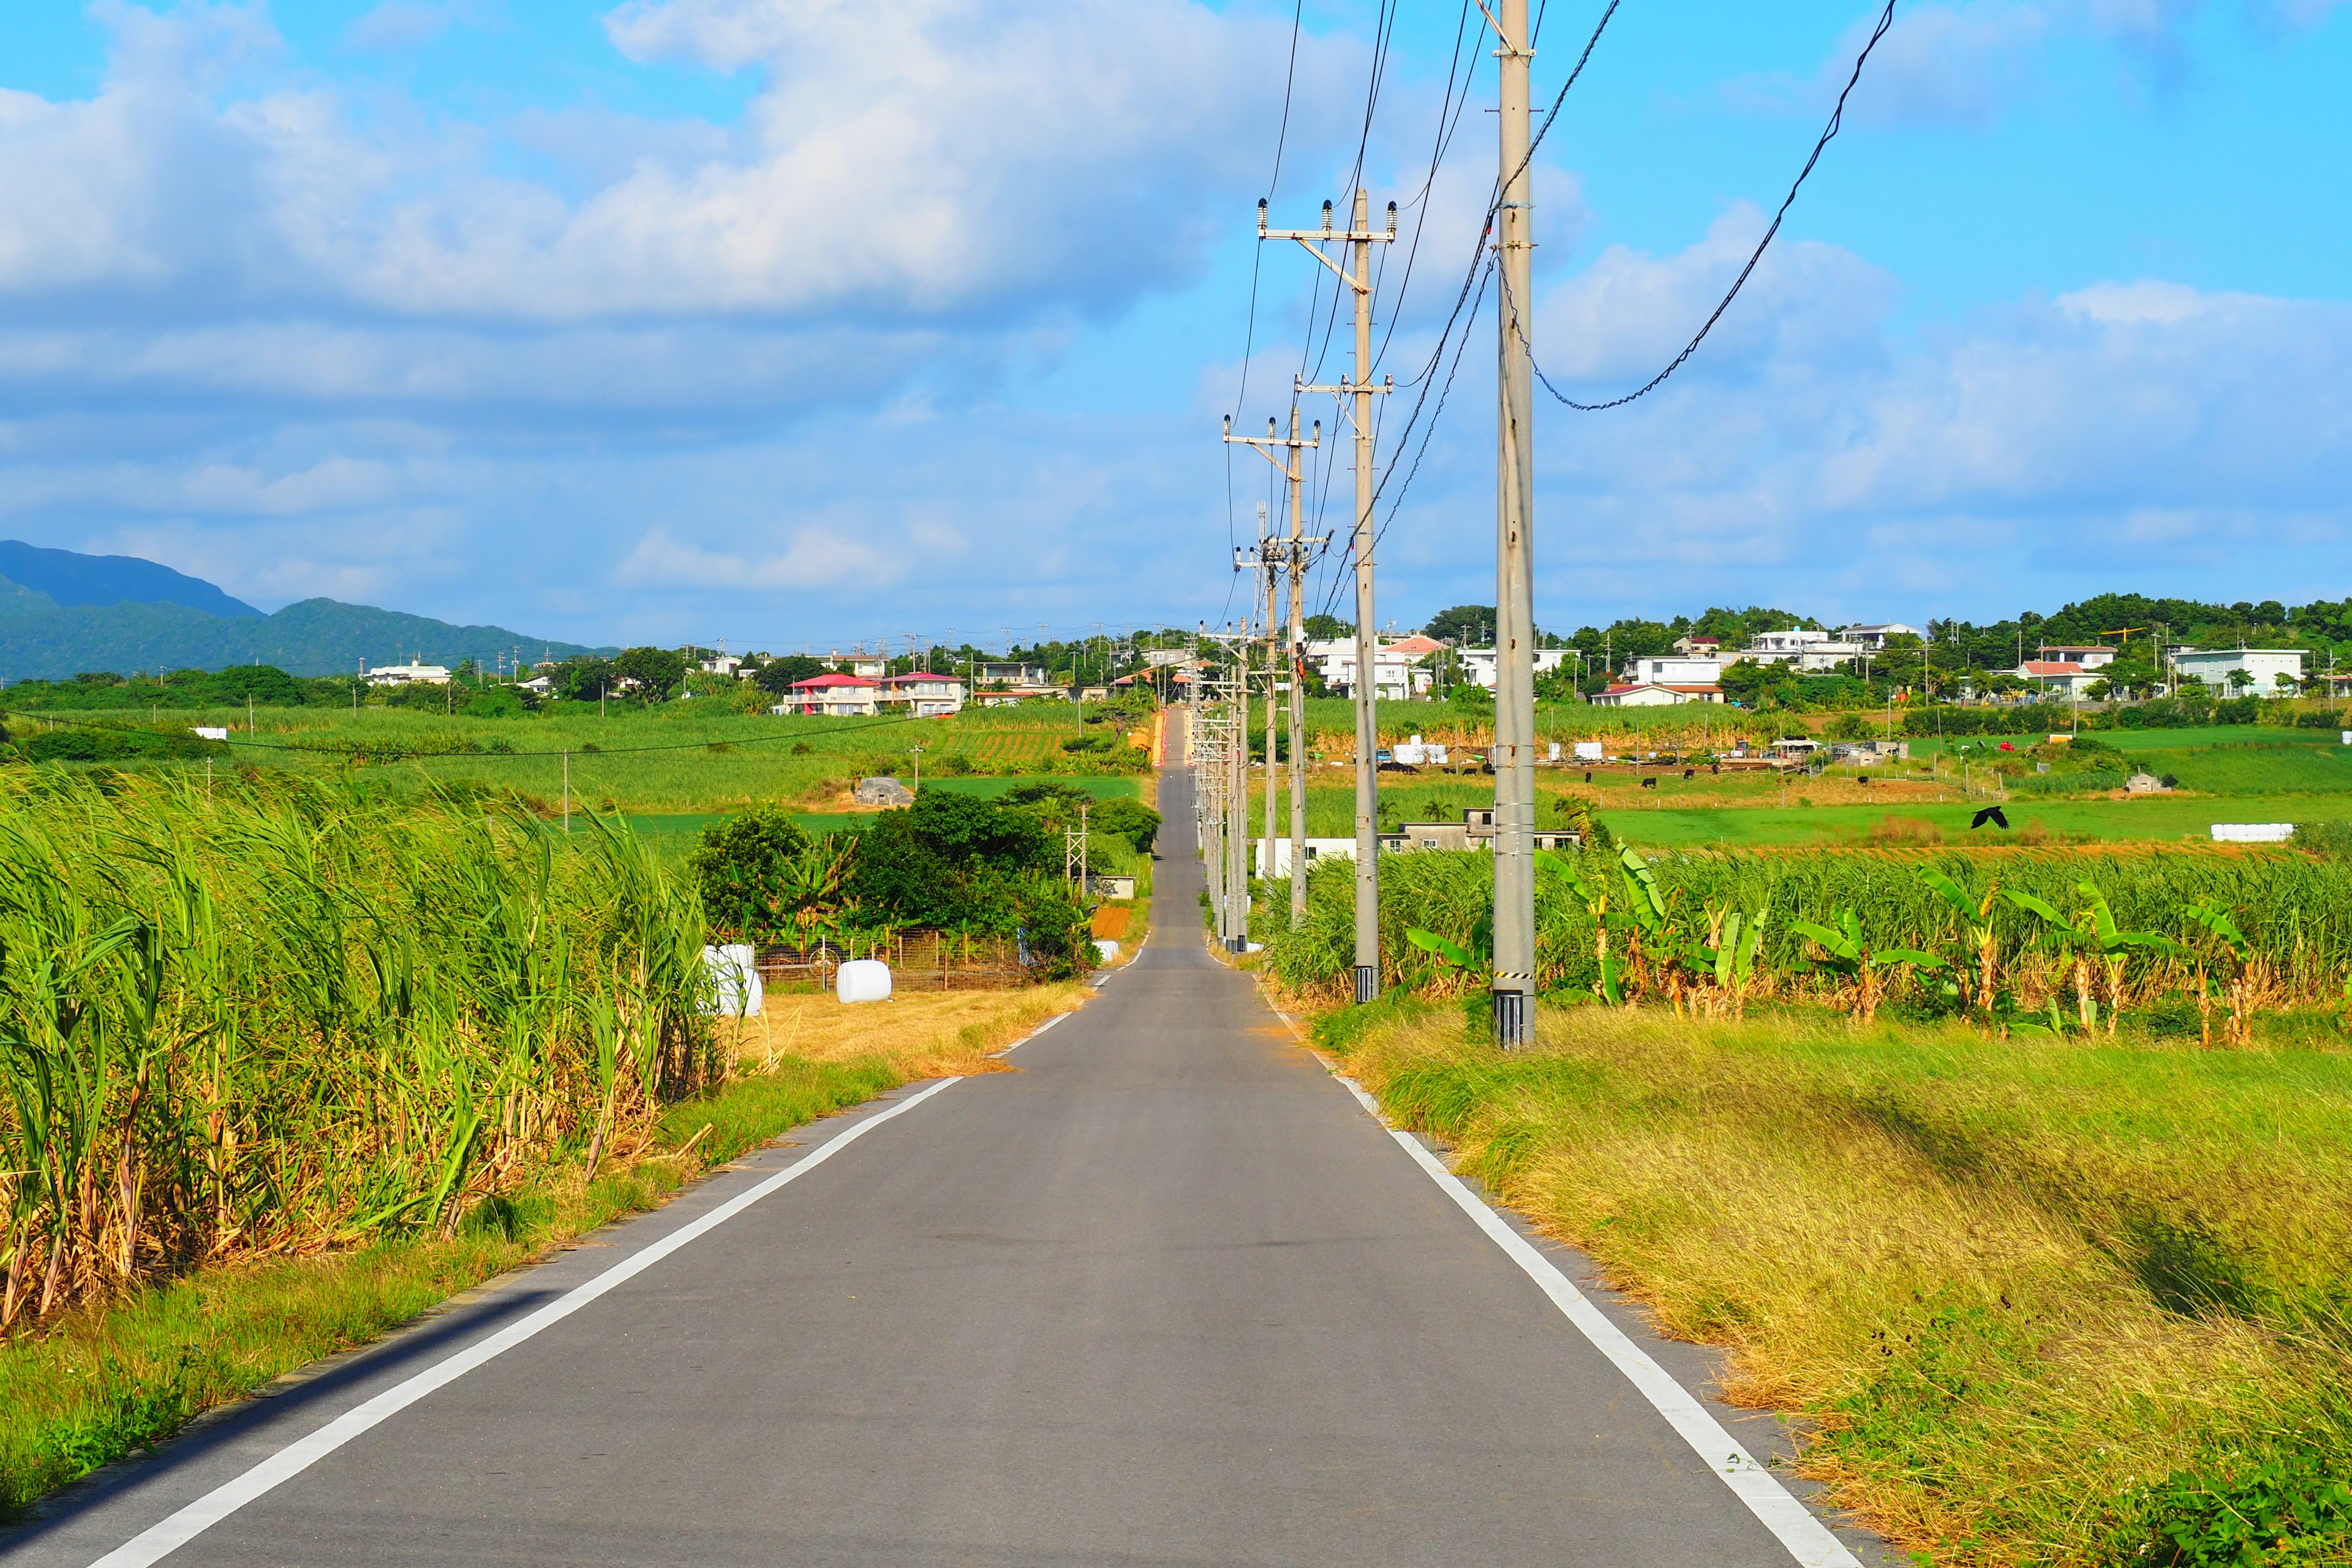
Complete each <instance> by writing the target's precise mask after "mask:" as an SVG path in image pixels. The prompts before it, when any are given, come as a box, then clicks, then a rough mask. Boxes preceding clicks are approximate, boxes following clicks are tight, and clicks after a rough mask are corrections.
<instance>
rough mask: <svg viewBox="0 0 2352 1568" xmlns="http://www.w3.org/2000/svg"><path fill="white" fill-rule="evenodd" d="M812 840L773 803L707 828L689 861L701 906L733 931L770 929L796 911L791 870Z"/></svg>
mask: <svg viewBox="0 0 2352 1568" xmlns="http://www.w3.org/2000/svg"><path fill="white" fill-rule="evenodd" d="M808 844H809V836H808V834H807V833H806V832H804V831H803V829H802V827H801V826H800V824H798V823H796V822H794V821H793V819H792V818H791V817H790V816H786V815H785V814H784V813H783V812H782V810H780V809H779V808H777V807H776V806H774V805H755V806H753V807H752V808H751V810H749V811H746V812H743V813H741V814H740V815H739V816H732V817H730V818H728V819H727V820H725V821H723V822H714V823H711V824H709V826H706V827H704V828H703V830H702V836H701V838H700V840H699V841H698V843H697V844H696V845H695V847H694V849H693V851H692V853H690V854H689V855H688V857H687V868H688V870H689V871H690V872H692V874H693V877H694V883H695V886H696V888H697V889H698V890H699V891H700V892H701V894H702V907H703V908H704V909H705V910H708V911H709V916H710V919H711V920H712V921H713V922H714V923H715V924H718V925H720V926H723V927H726V928H728V929H729V930H730V931H734V932H750V931H761V932H765V931H773V930H775V929H777V928H778V927H779V926H780V925H781V924H782V918H783V915H784V913H785V911H786V910H790V909H791V908H792V907H793V902H792V897H791V895H792V889H793V865H794V862H795V861H797V859H798V858H799V857H800V855H801V854H802V852H803V850H805V849H806V848H807V847H808Z"/></svg>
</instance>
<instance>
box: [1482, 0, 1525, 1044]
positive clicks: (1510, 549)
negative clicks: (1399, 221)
mask: <svg viewBox="0 0 2352 1568" xmlns="http://www.w3.org/2000/svg"><path fill="white" fill-rule="evenodd" d="M1498 3H1499V4H1500V5H1501V9H1502V15H1501V17H1500V19H1499V20H1496V17H1495V16H1494V14H1493V13H1491V12H1486V11H1485V8H1484V7H1483V5H1482V6H1481V12H1482V14H1484V15H1486V16H1487V18H1488V20H1489V21H1490V22H1493V23H1494V26H1495V31H1496V45H1497V47H1496V50H1495V54H1496V58H1498V59H1500V60H1501V61H1502V70H1501V104H1500V107H1501V110H1502V113H1501V114H1500V115H1499V116H1498V118H1499V119H1500V121H1501V122H1502V126H1501V138H1500V146H1499V148H1498V155H1499V159H1500V169H1501V186H1502V200H1501V204H1500V205H1499V206H1498V207H1497V208H1496V222H1497V230H1498V232H1497V233H1496V239H1495V247H1496V250H1497V251H1498V252H1499V253H1500V254H1499V256H1498V258H1497V260H1498V263H1499V266H1500V268H1501V274H1502V285H1503V288H1502V299H1501V300H1500V303H1499V309H1498V310H1496V346H1497V353H1498V355H1499V363H1498V364H1497V367H1496V369H1497V374H1496V383H1497V392H1498V395H1499V403H1498V406H1497V408H1496V465H1495V981H1494V1025H1495V1041H1496V1044H1497V1045H1499V1046H1501V1047H1503V1049H1505V1050H1512V1049H1516V1048H1517V1047H1520V1046H1523V1045H1525V1044H1527V1043H1528V1041H1529V1040H1530V1039H1531V1038H1532V1037H1533V1032H1534V1018H1533V1016H1532V1006H1531V1005H1532V1002H1533V998H1534V994H1535V984H1536V980H1535V968H1536V874H1535V873H1536V862H1535V793H1536V774H1535V729H1536V721H1535V549H1534V538H1533V535H1534V531H1535V472H1536V468H1535V380H1534V374H1533V368H1532V364H1531V355H1530V353H1529V349H1528V340H1529V337H1530V334H1531V331H1532V326H1533V323H1532V322H1531V321H1530V320H1529V315H1530V311H1531V309H1532V306H1533V304H1534V300H1533V298H1532V290H1533V287H1534V285H1533V274H1534V268H1533V265H1532V262H1533V257H1532V255H1531V252H1532V251H1533V250H1534V248H1535V238H1534V236H1533V233H1532V232H1531V224H1530V221H1529V219H1530V216H1531V215H1532V212H1533V208H1534V203H1533V199H1532V198H1533V194H1534V193H1533V189H1532V185H1531V182H1530V180H1529V178H1528V61H1529V60H1531V59H1533V58H1535V51H1534V50H1533V49H1532V48H1529V47H1528V4H1527V0H1498Z"/></svg>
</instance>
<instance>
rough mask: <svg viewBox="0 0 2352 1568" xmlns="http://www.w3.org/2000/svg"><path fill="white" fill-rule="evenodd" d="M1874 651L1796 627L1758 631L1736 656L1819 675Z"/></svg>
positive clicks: (1861, 645)
mask: <svg viewBox="0 0 2352 1568" xmlns="http://www.w3.org/2000/svg"><path fill="white" fill-rule="evenodd" d="M1895 629H1897V630H1900V629H1902V628H1900V627H1897V628H1895ZM1877 651H1878V649H1877V648H1875V647H1872V646H1870V645H1869V644H1867V643H1860V642H1853V641H1851V640H1849V639H1847V638H1844V637H1832V636H1830V634H1829V633H1827V632H1815V631H1806V630H1804V629H1802V628H1799V629H1797V630H1793V631H1785V632H1758V633H1757V634H1756V636H1755V637H1752V638H1751V639H1749V641H1748V647H1746V649H1744V650H1743V651H1742V652H1741V653H1740V654H1739V656H1738V657H1739V658H1743V659H1746V660H1747V661H1748V663H1750V664H1793V665H1795V666H1796V667H1797V668H1798V669H1800V670H1801V671H1804V672H1807V673H1810V674H1818V673H1820V672H1822V671H1824V670H1832V669H1835V668H1837V667H1838V666H1839V665H1842V664H1843V663H1845V662H1846V661H1848V660H1849V659H1856V658H1862V657H1864V655H1865V654H1875V653H1876V652H1877Z"/></svg>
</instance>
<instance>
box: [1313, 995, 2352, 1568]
mask: <svg viewBox="0 0 2352 1568" xmlns="http://www.w3.org/2000/svg"><path fill="white" fill-rule="evenodd" d="M1315 1033H1316V1036H1317V1037H1318V1042H1319V1043H1320V1044H1322V1045H1323V1046H1324V1047H1326V1048H1328V1049H1330V1050H1332V1051H1334V1052H1336V1053H1337V1054H1339V1056H1340V1057H1341V1058H1343V1059H1344V1062H1345V1065H1346V1068H1347V1070H1348V1071H1349V1072H1350V1073H1351V1074H1353V1075H1355V1076H1356V1077H1357V1078H1359V1079H1360V1080H1361V1081H1362V1082H1363V1083H1364V1084H1365V1086H1366V1087H1367V1088H1368V1089H1370V1090H1371V1091H1372V1092H1373V1093H1374V1094H1375V1095H1377V1096H1378V1097H1379V1099H1380V1101H1381V1105H1382V1107H1383V1108H1384V1109H1385V1110H1386V1111H1387V1112H1388V1114H1389V1115H1390V1116H1391V1117H1392V1118H1393V1119H1394V1120H1396V1121H1398V1122H1399V1123H1400V1124H1402V1125H1407V1126H1412V1127H1415V1128H1418V1129H1421V1130H1423V1131H1427V1132H1429V1133H1431V1134H1433V1135H1435V1136H1437V1137H1440V1138H1442V1139H1444V1140H1445V1141H1447V1142H1450V1143H1451V1144H1452V1145H1453V1146H1454V1150H1455V1151H1456V1152H1457V1155H1458V1158H1459V1161H1460V1165H1461V1168H1462V1169H1463V1170H1464V1171H1465V1173H1467V1174H1472V1175H1475V1176H1476V1177H1477V1178H1479V1179H1480V1180H1482V1181H1484V1182H1485V1183H1486V1184H1488V1185H1489V1187H1491V1188H1492V1189H1493V1190H1494V1191H1495V1192H1496V1194H1498V1195H1499V1196H1500V1197H1501V1199H1502V1200H1503V1201H1505V1202H1507V1203H1508V1204H1509V1205H1512V1206H1514V1207H1516V1208H1517V1209H1518V1210H1520V1211H1521V1212H1523V1213H1524V1214H1526V1215H1528V1216H1530V1217H1531V1218H1532V1219H1533V1220H1534V1221H1535V1222H1536V1223H1537V1224H1538V1225H1539V1226H1543V1227H1544V1228H1545V1229H1547V1230H1549V1231H1550V1232H1552V1233H1554V1234H1556V1235H1558V1236H1559V1237H1562V1238H1564V1239H1566V1240H1568V1241H1570V1242H1572V1243H1574V1244H1576V1245H1577V1246H1579V1247H1583V1248H1585V1249H1586V1250H1587V1251H1589V1252H1590V1253H1591V1255H1592V1256H1593V1257H1594V1258H1596V1259H1597V1260H1598V1261H1599V1263H1600V1264H1601V1267H1602V1268H1603V1269H1604V1270H1605V1272H1606V1273H1607V1274H1608V1276H1609V1277H1610V1279H1612V1282H1613V1283H1615V1284H1617V1285H1618V1286H1619V1287H1620V1288H1622V1289H1626V1290H1628V1291H1629V1292H1631V1293H1633V1295H1635V1296H1636V1297H1638V1298H1640V1299H1641V1300H1644V1301H1645V1302H1647V1303H1648V1304H1649V1305H1650V1306H1651V1307H1652V1308H1653V1309H1654V1310H1655V1312H1656V1313H1657V1315H1658V1317H1659V1319H1660V1321H1662V1323H1663V1324H1664V1326H1665V1327H1666V1328H1667V1329H1668V1330H1670V1331H1673V1332H1675V1333H1677V1334H1680V1335H1683V1336H1685V1337H1687V1338H1690V1339H1693V1340H1697V1341H1703V1342H1714V1343H1718V1344H1722V1345H1725V1346H1727V1347H1728V1349H1729V1351H1730V1352H1731V1354H1730V1363H1729V1365H1730V1371H1729V1373H1728V1377H1727V1393H1728V1394H1729V1396H1730V1397H1731V1398H1733V1399H1734V1400H1735V1401H1737V1402H1738V1403H1742V1404H1746V1405H1753V1406H1758V1407H1769V1408H1775V1409H1779V1410H1782V1411H1785V1412H1788V1413H1790V1415H1795V1416H1800V1417H1802V1418H1803V1419H1804V1420H1805V1422H1806V1423H1807V1425H1808V1426H1809V1428H1810V1431H1811V1436H1810V1438H1809V1440H1808V1442H1807V1444H1806V1446H1805V1448H1804V1453H1803V1459H1802V1465H1803V1468H1804V1469H1805V1470H1806V1472H1807V1473H1809V1474H1811V1475H1813V1476H1816V1477H1819V1478H1822V1479H1825V1480H1827V1481H1828V1482H1830V1483H1831V1484H1832V1487H1833V1488H1834V1489H1835V1492H1836V1495H1837V1496H1838V1497H1839V1498H1840V1500H1842V1501H1843V1502H1844V1503H1845V1504H1847V1505H1848V1506H1851V1507H1853V1508H1854V1509H1856V1510H1858V1511H1859V1512H1861V1513H1862V1514H1863V1515H1864V1516H1865V1517H1866V1518H1868V1519H1869V1520H1870V1521H1872V1522H1873V1523H1874V1525H1876V1526H1878V1527H1879V1528H1881V1529H1883V1530H1885V1531H1887V1532H1888V1533H1889V1534H1890V1535H1892V1536H1893V1537H1895V1539H1897V1540H1899V1541H1901V1542H1904V1543H1906V1544H1907V1545H1909V1546H1911V1547H1913V1548H1914V1549H1916V1550H1917V1551H1919V1552H1922V1553H1923V1556H1922V1561H1923V1562H1930V1563H1938V1564H1946V1563H1955V1564H1957V1563H1970V1564H2001V1565H2008V1564H2026V1563H2035V1564H2041V1563H2084V1564H2093V1563H2096V1564H2107V1563H2116V1564H2122V1563H2172V1564H2220V1563H2231V1564H2238V1563H2244V1564H2254V1563H2273V1564H2289V1563H2292V1564H2298V1565H2300V1564H2310V1563H2344V1562H2352V1491H2347V1489H2346V1488H2347V1481H2352V1458H2347V1456H2352V1115H2347V1112H2352V1055H2347V1054H2345V1053H2343V1052H2339V1051H2332V1050H2309V1049H2281V1050H2237V1051H2210V1050H2200V1049H2198V1048H2196V1047H2195V1046H2194V1044H2193V1043H2189V1044H2157V1043H2138V1044H2128V1045H2116V1044H2112V1043H2094V1044H2080V1043H2073V1042H2068V1043H2063V1044H2062V1043H2057V1042H2054V1041H2051V1042H2045V1043H2027V1042H2025V1041H2022V1040H2019V1039H2011V1040H2009V1041H2005V1042H2000V1041H1994V1040H1991V1039H1989V1038H1988V1037H1985V1036H1984V1035H1982V1034H1979V1032H1977V1031H1975V1030H1973V1029H1971V1028H1969V1027H1968V1026H1964V1025H1960V1024H1957V1023H1955V1024H1947V1025H1916V1024H1914V1025H1899V1024H1893V1023H1886V1022H1881V1023H1878V1024H1874V1025H1859V1024H1854V1023H1852V1022H1850V1021H1848V1020H1846V1019H1843V1018H1841V1017H1838V1016H1834V1015H1827V1014H1813V1013H1801V1012H1793V1011H1792V1012H1788V1013H1776V1014H1775V1015H1773V1016H1751V1017H1750V1018H1749V1019H1748V1021H1747V1022H1745V1023H1733V1022H1728V1021H1727V1022H1718V1023H1706V1022H1701V1021H1698V1020H1696V1019H1690V1018H1682V1017H1677V1016H1674V1015H1672V1014H1669V1013H1667V1012H1665V1011H1664V1010H1663V1009H1661V1010H1656V1011H1648V1010H1626V1009H1610V1008H1601V1007H1598V1006H1594V1007H1572V1008H1566V1009H1559V1010H1552V1009H1545V1010H1544V1011H1543V1012H1542V1013H1541V1015H1540V1017H1539V1026H1538V1045H1537V1046H1536V1047H1534V1048H1532V1049H1529V1050H1528V1051H1525V1052H1522V1053H1517V1054H1513V1055H1504V1054H1501V1053H1499V1052H1497V1051H1496V1050H1495V1049H1494V1048H1493V1047H1491V1046H1489V1045H1487V1044H1486V1043H1484V1041H1483V1039H1481V1038H1480V1037H1479V1033H1478V1032H1477V1031H1475V1029H1474V1028H1469V1027H1465V1011H1464V1009H1463V1008H1462V1007H1460V1006H1457V1005H1443V1004H1430V1003H1423V1004H1415V1003H1412V1002H1401V1003H1399V1004H1395V1005H1379V1006H1375V1007H1372V1008H1369V1009H1353V1008H1346V1009H1340V1010H1339V1011H1335V1012H1330V1013H1327V1014H1325V1015H1323V1016H1322V1017H1321V1018H1320V1019H1318V1021H1317V1023H1316V1025H1315Z"/></svg>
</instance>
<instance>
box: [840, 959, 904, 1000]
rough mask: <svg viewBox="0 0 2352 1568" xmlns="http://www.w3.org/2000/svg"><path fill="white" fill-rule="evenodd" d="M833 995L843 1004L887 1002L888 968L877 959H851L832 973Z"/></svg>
mask: <svg viewBox="0 0 2352 1568" xmlns="http://www.w3.org/2000/svg"><path fill="white" fill-rule="evenodd" d="M833 994H835V995H836V996H838V997H840V998H841V999H842V1000H843V1001H844V1002H887V1001H888V1000H890V966H889V965H888V964H887V963H883V962H882V961H881V960H880V959H878V958H853V959H851V960H850V961H849V962H848V963H845V964H843V965H842V966H841V967H840V968H839V969H838V970H836V971H835V973H834V980H833Z"/></svg>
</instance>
